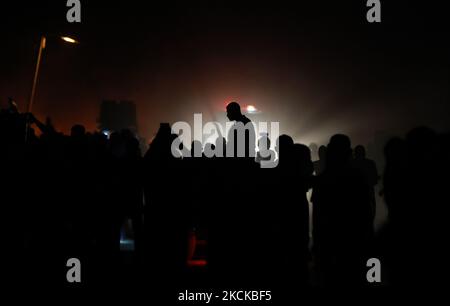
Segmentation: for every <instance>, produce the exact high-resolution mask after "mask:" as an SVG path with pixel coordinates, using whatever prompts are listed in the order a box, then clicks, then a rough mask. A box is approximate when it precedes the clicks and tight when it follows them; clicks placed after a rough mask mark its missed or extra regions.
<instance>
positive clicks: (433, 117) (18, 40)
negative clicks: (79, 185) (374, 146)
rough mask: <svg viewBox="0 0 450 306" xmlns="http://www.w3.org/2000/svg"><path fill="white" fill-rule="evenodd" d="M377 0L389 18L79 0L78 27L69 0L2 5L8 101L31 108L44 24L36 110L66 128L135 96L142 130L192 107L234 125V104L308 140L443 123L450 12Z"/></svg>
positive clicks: (357, 5) (360, 5) (323, 9)
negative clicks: (105, 103) (69, 14)
mask: <svg viewBox="0 0 450 306" xmlns="http://www.w3.org/2000/svg"><path fill="white" fill-rule="evenodd" d="M240 2H243V1H240ZM313 2H314V4H311V3H313ZM381 2H382V22H381V23H380V24H369V23H368V22H367V21H366V12H367V10H368V9H367V8H366V6H365V5H366V1H365V0H359V1H329V2H324V1H301V0H298V1H295V2H292V3H282V2H281V1H271V2H262V1H258V2H247V1H246V2H245V4H242V3H239V2H230V1H227V2H214V3H213V1H209V2H203V3H201V2H197V1H195V2H194V1H180V2H168V1H164V2H163V3H164V4H156V3H153V2H151V1H92V0H90V1H87V0H84V1H83V0H82V1H81V3H82V22H81V24H69V23H68V22H67V21H66V19H65V18H66V11H67V8H66V7H65V4H66V1H65V0H60V1H33V2H32V3H30V4H27V3H24V2H23V1H20V4H14V5H10V4H8V5H6V4H3V3H2V4H0V6H1V12H2V21H1V23H2V26H1V32H2V33H1V34H2V38H1V40H2V43H1V48H0V49H1V51H0V52H1V56H0V68H1V69H0V80H1V81H0V100H1V103H2V106H4V104H5V103H6V101H7V98H8V97H9V96H11V97H14V98H15V100H16V101H17V103H18V104H19V106H20V108H21V110H25V107H26V103H27V101H28V99H29V95H30V90H31V82H32V76H33V71H34V63H35V60H36V53H37V48H38V44H39V36H40V34H41V33H45V34H47V35H48V36H49V37H48V43H47V48H46V50H45V53H44V57H43V62H42V66H41V72H40V76H39V77H40V79H39V83H38V87H37V95H36V100H35V105H34V113H35V114H36V115H37V116H38V117H40V118H41V119H44V118H45V116H47V115H49V116H50V117H52V119H53V121H54V123H55V125H56V127H57V128H58V129H60V130H62V131H64V132H67V131H68V130H69V129H70V126H72V125H73V124H74V123H82V124H84V125H85V126H86V127H87V128H88V129H89V130H93V129H95V128H96V119H97V117H98V112H99V107H100V102H101V101H102V100H103V99H116V100H133V101H135V102H136V104H137V109H138V123H139V130H140V132H141V134H142V135H143V136H145V137H146V138H150V137H152V135H153V134H154V133H155V132H156V130H157V128H158V126H159V123H160V122H174V121H188V122H189V121H192V119H193V114H194V113H199V112H202V113H203V115H204V117H205V120H212V119H214V120H219V121H224V120H225V116H224V109H225V105H226V102H227V101H231V100H236V101H238V102H240V103H241V104H242V105H243V106H245V105H248V104H252V105H255V106H256V107H257V108H258V109H259V110H260V111H261V113H260V114H258V115H255V116H254V117H253V118H252V119H254V120H255V121H258V120H265V121H279V122H280V128H281V131H282V132H287V133H289V134H291V135H292V136H293V137H294V139H295V140H296V141H301V142H304V143H306V144H309V143H310V142H312V141H314V142H318V143H324V142H326V141H327V139H328V138H329V137H330V136H331V135H332V134H333V133H336V132H345V133H348V134H350V136H352V137H353V139H354V144H356V142H361V143H367V142H369V141H370V139H371V138H372V137H373V135H374V134H375V133H376V132H377V131H386V132H388V133H398V132H404V131H405V130H407V129H410V128H412V127H413V126H415V125H419V124H426V125H429V126H432V127H434V128H436V129H439V130H441V129H446V128H447V127H448V125H450V123H449V120H448V118H449V115H450V103H449V100H450V99H449V84H450V82H449V78H450V70H449V67H450V65H449V64H450V63H449V61H450V60H449V54H450V53H449V51H450V50H449V43H448V40H449V35H448V30H447V29H446V28H447V27H448V25H449V24H448V23H449V22H448V20H449V18H448V14H449V12H448V11H446V8H445V7H443V6H442V4H440V3H441V2H437V1H421V2H417V3H413V2H412V1H381ZM392 2H395V4H394V3H392ZM442 3H444V1H442ZM58 35H69V36H73V37H76V38H77V39H79V40H80V42H81V43H80V44H79V45H67V44H64V42H62V41H60V40H59V39H58V38H57V36H58Z"/></svg>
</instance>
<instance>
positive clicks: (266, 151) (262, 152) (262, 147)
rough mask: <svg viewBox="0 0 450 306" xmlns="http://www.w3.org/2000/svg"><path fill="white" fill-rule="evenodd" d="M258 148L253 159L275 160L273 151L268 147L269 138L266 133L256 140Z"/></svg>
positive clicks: (259, 161)
mask: <svg viewBox="0 0 450 306" xmlns="http://www.w3.org/2000/svg"><path fill="white" fill-rule="evenodd" d="M258 149H259V151H258V152H257V153H256V158H255V161H256V162H257V163H261V161H266V162H269V161H275V156H276V155H275V151H273V150H272V149H270V138H269V137H268V136H267V135H264V136H262V137H261V138H260V139H259V140H258Z"/></svg>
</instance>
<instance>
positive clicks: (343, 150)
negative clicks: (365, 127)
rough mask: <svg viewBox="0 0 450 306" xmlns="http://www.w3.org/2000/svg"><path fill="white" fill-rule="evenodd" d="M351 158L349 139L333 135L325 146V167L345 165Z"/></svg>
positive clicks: (344, 136) (345, 136)
mask: <svg viewBox="0 0 450 306" xmlns="http://www.w3.org/2000/svg"><path fill="white" fill-rule="evenodd" d="M351 156H352V147H351V141H350V138H349V137H348V136H347V135H343V134H336V135H333V136H332V137H331V138H330V142H329V143H328V146H327V167H335V166H342V165H345V164H346V163H347V162H348V161H349V160H350V158H351Z"/></svg>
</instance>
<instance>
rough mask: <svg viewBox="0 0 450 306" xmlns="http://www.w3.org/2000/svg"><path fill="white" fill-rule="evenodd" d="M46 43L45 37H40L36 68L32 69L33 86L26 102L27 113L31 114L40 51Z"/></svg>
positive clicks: (40, 56)
mask: <svg viewBox="0 0 450 306" xmlns="http://www.w3.org/2000/svg"><path fill="white" fill-rule="evenodd" d="M46 41H47V39H46V38H45V36H42V37H41V43H40V44H39V51H38V56H37V61H36V68H35V69H34V77H33V85H32V87H31V96H30V101H28V107H27V113H31V109H32V107H33V102H34V94H35V92H36V84H37V78H38V75H39V67H40V65H41V58H42V51H43V50H44V49H45V44H46Z"/></svg>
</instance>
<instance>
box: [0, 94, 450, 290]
mask: <svg viewBox="0 0 450 306" xmlns="http://www.w3.org/2000/svg"><path fill="white" fill-rule="evenodd" d="M228 117H229V118H230V120H232V121H236V122H242V123H244V124H245V123H247V122H249V119H248V118H247V117H246V116H244V115H243V114H241V113H240V108H239V107H238V105H237V104H232V105H231V106H230V107H229V108H228ZM176 137H177V135H174V134H173V133H172V131H171V129H170V126H168V125H161V128H160V129H159V131H158V133H157V134H156V136H155V137H154V139H153V140H152V141H151V143H150V145H149V147H148V148H147V149H146V150H145V152H144V154H142V153H141V152H142V150H141V148H140V144H139V141H138V140H137V138H136V135H134V134H133V133H132V132H130V131H129V130H123V131H116V132H113V133H112V134H111V135H109V136H107V135H105V134H103V133H100V132H93V133H90V132H87V131H86V130H85V128H84V127H83V126H82V125H74V126H73V127H72V129H71V133H70V135H64V134H63V133H60V132H58V131H57V130H56V129H55V128H54V127H53V125H52V123H51V121H50V120H47V121H46V122H41V121H39V120H38V119H37V118H35V117H34V116H33V115H32V114H29V113H20V112H19V111H18V109H17V107H16V106H15V105H14V103H13V102H12V101H11V102H10V105H9V107H8V108H5V109H3V110H1V112H0V143H1V150H0V158H1V161H2V181H1V186H2V192H1V203H2V211H3V214H2V216H3V218H2V219H3V220H2V227H3V229H2V236H3V237H4V239H2V240H3V241H2V242H3V245H4V251H3V252H4V254H5V255H7V258H8V260H7V261H5V262H4V263H6V265H5V266H6V269H7V270H8V272H9V273H4V275H8V277H9V281H12V282H17V283H18V284H24V283H25V284H29V285H33V284H36V283H41V282H44V283H48V284H62V285H63V286H64V285H67V283H66V278H65V277H66V271H67V267H66V261H67V259H68V258H72V257H75V258H79V259H80V261H81V263H82V267H83V276H82V278H83V281H82V284H81V285H83V286H90V285H92V286H96V285H99V284H101V285H104V284H117V283H121V284H133V283H137V282H141V283H142V281H143V280H145V281H147V280H148V281H150V280H153V281H155V280H156V282H157V283H158V284H159V285H161V287H164V286H168V287H170V286H171V285H174V284H175V285H180V286H182V285H186V284H194V283H195V284H211V283H213V284H219V285H225V286H226V285H228V286H230V285H233V286H239V285H242V286H245V285H249V286H253V287H258V286H265V288H267V287H268V286H270V285H273V286H276V285H280V284H283V285H284V286H288V287H292V288H296V290H299V288H302V287H301V285H304V286H311V285H318V286H348V285H350V286H368V285H369V284H368V283H367V280H366V272H367V270H368V267H367V266H366V262H367V259H368V258H371V257H376V258H379V259H380V260H381V263H382V273H383V280H386V281H387V282H388V283H389V284H390V285H402V284H417V283H421V282H431V283H433V282H434V281H437V280H438V278H439V277H440V273H443V272H442V271H443V269H444V267H445V265H446V259H447V258H446V255H447V251H446V245H445V242H446V241H447V239H446V238H447V232H448V231H447V229H448V224H449V222H448V221H447V220H446V219H447V218H448V214H446V213H445V211H446V208H447V207H446V206H447V205H448V204H449V201H448V198H449V197H448V194H447V188H448V184H447V183H448V179H447V178H446V176H447V175H448V173H449V156H450V154H449V153H450V152H449V144H450V139H449V137H450V134H440V133H437V132H435V131H433V130H431V129H429V128H426V127H420V128H415V129H413V130H411V131H410V132H409V133H408V134H407V135H406V136H405V137H403V138H392V139H391V140H389V141H388V142H387V144H386V146H385V149H384V155H385V167H384V169H383V171H380V173H381V174H380V175H379V173H378V171H377V167H376V165H375V163H374V162H373V161H372V160H370V159H368V158H367V157H366V152H365V149H364V147H363V146H361V145H358V146H356V147H355V148H354V149H352V143H351V140H350V138H349V137H348V136H346V135H342V134H336V135H334V136H332V137H331V138H330V140H329V143H328V144H327V145H326V146H321V147H320V148H319V150H318V153H319V154H318V156H319V159H318V160H317V161H313V160H312V158H311V151H310V149H309V148H308V147H307V146H306V145H304V144H299V143H295V142H294V141H293V139H292V138H291V137H290V136H288V135H281V136H279V137H278V138H277V139H272V141H274V144H275V146H274V147H275V152H274V151H272V149H270V142H271V140H270V137H269V136H268V135H267V136H263V137H261V138H260V139H259V141H258V140H257V143H258V144H259V145H260V147H259V149H257V152H256V154H255V156H254V157H253V156H251V155H250V153H249V152H246V154H245V156H244V157H234V158H230V157H227V158H220V157H212V158H207V157H206V156H201V157H179V158H177V157H175V156H174V155H173V154H172V152H171V144H172V142H173V140H174V139H175V138H176ZM246 137H249V135H246ZM207 146H208V147H209V148H214V149H217V148H220V149H221V150H222V149H223V151H225V150H226V146H227V141H226V140H225V137H219V138H218V139H217V141H216V143H214V144H212V143H208V144H202V143H200V142H198V143H196V142H193V143H192V146H191V148H190V150H194V148H198V149H199V150H200V152H201V151H202V150H203V148H204V147H207ZM250 151H251V149H250ZM267 151H269V152H268V153H269V154H266V153H267ZM262 152H264V154H262ZM271 154H275V156H276V159H277V162H278V166H277V167H275V168H269V169H262V168H261V167H260V165H259V163H260V162H261V161H262V160H267V158H269V157H268V156H272V155H271ZM224 155H225V154H224ZM377 184H380V185H381V187H380V189H381V195H382V197H383V198H384V201H385V203H386V205H387V208H388V211H389V215H388V221H387V222H386V224H385V225H384V226H383V227H382V229H381V230H380V231H379V232H378V233H375V231H374V218H375V214H376V191H375V190H376V189H375V186H376V185H377ZM308 192H311V198H310V199H309V198H308V196H307V193H308ZM310 202H311V203H312V205H311V206H312V211H311V206H310ZM311 214H312V219H310V215H311ZM310 220H312V223H311V222H310ZM127 222H129V223H130V224H131V228H132V235H133V239H134V252H131V255H129V257H126V256H124V255H123V253H124V252H121V245H120V242H121V235H122V231H123V230H122V229H123V226H124V224H125V223H127ZM192 233H197V234H196V235H197V236H198V237H200V236H201V239H202V240H204V241H206V246H205V247H204V248H203V249H202V252H203V254H202V256H203V257H204V259H205V262H206V264H205V265H202V266H200V267H195V266H192V265H189V264H188V263H189V259H192V256H193V254H192V253H193V252H199V250H197V251H195V245H193V244H192V239H191V238H192ZM198 239H199V238H198ZM194 244H195V243H194ZM4 277H6V276H4Z"/></svg>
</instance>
